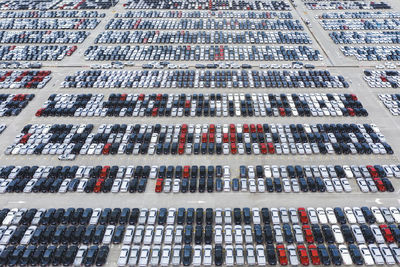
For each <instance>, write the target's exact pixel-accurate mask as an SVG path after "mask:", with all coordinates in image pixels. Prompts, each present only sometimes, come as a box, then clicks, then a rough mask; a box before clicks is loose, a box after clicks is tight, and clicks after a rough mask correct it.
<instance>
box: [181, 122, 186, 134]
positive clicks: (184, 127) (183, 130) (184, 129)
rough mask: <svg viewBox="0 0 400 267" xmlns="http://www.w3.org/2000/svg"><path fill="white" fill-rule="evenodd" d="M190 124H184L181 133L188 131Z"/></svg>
mask: <svg viewBox="0 0 400 267" xmlns="http://www.w3.org/2000/svg"><path fill="white" fill-rule="evenodd" d="M187 130H188V126H187V124H182V128H181V133H187Z"/></svg>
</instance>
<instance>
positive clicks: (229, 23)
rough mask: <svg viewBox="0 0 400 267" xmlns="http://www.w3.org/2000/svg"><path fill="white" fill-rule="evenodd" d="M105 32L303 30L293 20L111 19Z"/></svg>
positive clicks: (296, 21)
mask: <svg viewBox="0 0 400 267" xmlns="http://www.w3.org/2000/svg"><path fill="white" fill-rule="evenodd" d="M106 29H107V30H170V31H171V30H179V31H182V30H224V31H225V32H227V31H229V30H296V31H299V30H300V31H301V30H303V29H304V27H303V25H302V24H301V22H300V21H299V20H293V19H262V20H258V19H252V20H250V19H214V18H208V19H180V20H176V19H162V20H160V19H155V18H146V19H142V18H138V19H121V18H119V19H117V18H115V19H111V20H110V22H108V23H107V25H106Z"/></svg>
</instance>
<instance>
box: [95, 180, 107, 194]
mask: <svg viewBox="0 0 400 267" xmlns="http://www.w3.org/2000/svg"><path fill="white" fill-rule="evenodd" d="M103 183H104V179H102V178H100V179H98V180H97V182H96V185H95V186H94V188H93V192H95V193H99V192H100V191H101V187H102V186H103Z"/></svg>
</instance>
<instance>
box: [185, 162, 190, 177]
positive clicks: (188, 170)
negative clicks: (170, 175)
mask: <svg viewBox="0 0 400 267" xmlns="http://www.w3.org/2000/svg"><path fill="white" fill-rule="evenodd" d="M189 174H190V166H187V165H186V166H184V167H183V178H189Z"/></svg>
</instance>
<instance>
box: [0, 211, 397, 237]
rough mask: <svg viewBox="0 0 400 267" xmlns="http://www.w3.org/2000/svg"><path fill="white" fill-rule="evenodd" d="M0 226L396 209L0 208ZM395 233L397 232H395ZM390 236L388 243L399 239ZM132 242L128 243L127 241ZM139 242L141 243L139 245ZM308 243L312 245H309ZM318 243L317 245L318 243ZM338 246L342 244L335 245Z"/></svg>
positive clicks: (289, 220) (274, 218)
mask: <svg viewBox="0 0 400 267" xmlns="http://www.w3.org/2000/svg"><path fill="white" fill-rule="evenodd" d="M0 221H1V225H2V226H12V225H26V226H32V225H35V226H40V225H56V226H58V225H136V226H138V225H143V226H146V225H147V226H149V225H152V226H154V225H175V224H177V225H193V224H194V225H204V224H205V225H214V226H217V225H225V226H227V225H242V224H243V225H262V224H263V225H270V224H273V225H281V224H293V225H296V224H303V225H309V224H311V225H314V224H315V225H318V224H330V225H334V224H339V225H346V224H351V225H354V224H370V225H373V224H375V223H377V224H394V223H396V224H398V223H399V221H400V211H399V209H398V208H397V207H389V208H388V207H385V206H382V207H376V206H372V207H370V208H369V207H366V206H363V207H361V208H360V207H349V206H345V207H343V208H341V207H334V208H331V207H326V208H321V207H317V208H314V207H308V208H304V207H298V208H293V207H289V208H286V207H280V208H275V207H271V208H267V207H263V208H261V209H260V208H257V207H253V208H251V209H250V208H248V207H244V208H237V207H236V208H224V209H222V208H215V209H213V208H196V209H194V208H183V207H181V208H174V207H172V208H159V209H158V208H150V209H148V208H141V209H139V208H132V209H130V208H122V209H121V208H114V209H110V208H105V209H101V208H94V209H93V208H85V209H84V208H65V209H64V208H57V209H56V208H49V209H47V210H46V209H43V208H41V209H36V208H30V209H25V208H21V209H18V208H13V209H9V208H3V209H1V210H0ZM396 228H397V227H396ZM396 232H397V233H396ZM396 232H395V233H394V235H395V238H394V240H393V239H392V242H393V241H395V240H396V242H397V241H398V239H399V238H400V236H399V233H400V232H399V231H398V230H396ZM130 242H132V240H131V241H130ZM140 243H141V242H140ZM310 243H313V241H312V242H310ZM319 243H321V242H319ZM338 243H343V241H342V242H338Z"/></svg>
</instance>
